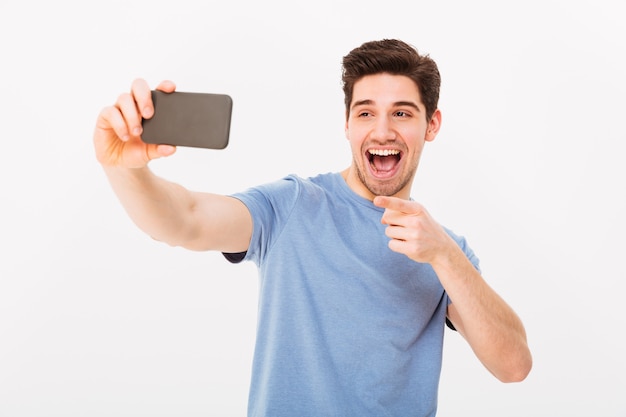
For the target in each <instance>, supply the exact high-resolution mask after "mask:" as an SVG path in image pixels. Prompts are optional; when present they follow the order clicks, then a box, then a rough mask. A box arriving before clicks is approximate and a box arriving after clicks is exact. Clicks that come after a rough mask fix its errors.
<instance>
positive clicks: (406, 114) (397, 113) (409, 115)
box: [395, 110, 411, 118]
mask: <svg viewBox="0 0 626 417" xmlns="http://www.w3.org/2000/svg"><path fill="white" fill-rule="evenodd" d="M395 115H396V116H398V117H401V118H406V117H411V114H410V113H409V112H406V111H404V110H398V111H397V112H396V113H395Z"/></svg>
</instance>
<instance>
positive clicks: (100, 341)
mask: <svg viewBox="0 0 626 417" xmlns="http://www.w3.org/2000/svg"><path fill="white" fill-rule="evenodd" d="M345 3H346V4H345V5H344V4H343V3H340V2H335V1H332V2H331V1H322V2H320V1H317V2H306V3H304V4H299V3H298V2H289V1H284V2H276V1H271V0H270V1H264V2H256V1H237V0H234V1H221V2H199V1H185V0H179V1H176V2H171V4H166V3H165V2H155V1H145V2H137V1H135V2H133V1H111V0H109V1H106V2H100V3H99V4H95V3H91V2H67V1H57V2H44V1H39V2H30V3H29V2H17V1H10V0H9V1H6V0H5V1H3V2H2V3H0V48H1V49H0V52H1V60H2V63H1V64H0V98H1V100H0V127H1V131H0V132H1V138H2V140H1V142H0V181H1V182H0V193H1V195H2V206H1V214H2V215H1V216H0V245H1V246H0V249H1V253H2V255H1V261H0V415H1V416H7V417H22V416H29V417H30V416H38V417H39V416H64V417H70V416H80V417H82V416H86V415H89V416H111V415H115V416H172V415H185V416H187V417H191V416H200V415H202V416H243V415H244V414H245V406H246V396H247V385H248V378H249V367H250V360H251V354H252V345H253V342H254V327H255V319H256V316H255V314H256V311H255V307H256V290H257V287H256V285H257V283H256V271H255V270H254V268H253V267H252V266H251V265H237V266H233V265H229V264H228V263H226V262H225V261H224V260H223V259H222V258H221V255H219V254H214V253H209V254H206V253H194V252H186V251H184V250H181V249H178V248H170V247H168V246H166V245H163V244H160V243H157V242H154V241H152V240H151V239H150V238H149V237H147V236H145V235H143V234H142V233H141V232H140V231H139V230H138V229H136V228H135V226H134V225H133V224H132V223H131V222H130V220H129V219H128V218H127V217H126V215H125V213H124V212H123V211H122V209H121V207H120V206H119V204H118V202H117V200H116V199H115V198H114V196H113V194H112V192H111V190H110V188H109V187H108V184H107V182H106V180H105V178H104V176H103V174H102V172H101V169H100V167H99V165H98V164H97V163H96V161H95V158H94V156H93V150H92V145H91V135H92V131H93V126H94V122H95V119H96V116H97V114H98V112H99V111H100V109H101V108H102V107H103V106H105V105H108V104H112V103H113V102H114V101H115V99H116V98H117V95H118V94H119V93H121V92H122V91H125V90H127V89H128V87H129V86H130V83H131V81H132V80H133V79H134V78H135V77H143V78H146V79H147V80H148V81H149V82H150V83H151V85H155V84H156V83H157V82H158V81H160V80H162V79H172V80H174V81H176V82H177V84H178V87H179V90H181V91H207V92H224V93H228V94H230V95H231V96H232V97H233V99H234V103H235V105H234V115H233V125H232V132H231V133H232V135H231V144H230V146H229V147H228V148H227V149H226V150H224V151H207V150H190V149H182V148H181V149H179V150H178V152H177V154H176V155H175V156H174V157H172V158H170V159H168V160H161V161H156V162H155V163H154V164H153V167H154V170H155V171H157V172H158V173H160V174H162V175H164V176H166V177H168V178H170V179H173V180H175V181H178V182H180V183H182V184H185V185H187V186H189V187H190V188H194V189H199V190H209V191H215V192H224V193H228V192H234V191H239V190H241V189H242V188H244V187H247V186H249V185H253V184H257V183H259V182H263V181H266V180H273V179H276V178H278V177H280V176H283V175H285V174H287V173H291V172H295V173H299V174H301V175H303V176H305V175H309V174H314V173H316V172H320V171H321V172H324V171H333V170H339V169H342V168H344V167H346V166H347V165H348V164H349V162H350V157H349V148H348V144H347V142H346V141H345V139H344V136H343V105H342V98H343V97H342V95H341V90H340V82H339V80H340V62H341V58H342V56H343V55H344V54H345V53H347V52H348V51H349V50H350V49H351V48H353V47H355V46H357V45H359V44H360V43H362V42H364V41H368V40H373V39H380V38H383V37H387V38H389V37H399V38H402V39H404V40H406V41H408V42H410V43H412V44H414V45H415V46H417V47H418V48H419V49H420V50H421V51H422V52H428V53H430V55H431V56H432V57H433V58H435V60H437V61H438V63H439V65H440V70H441V72H442V76H443V86H442V97H441V102H440V106H441V109H442V111H443V115H444V124H443V129H442V132H441V133H440V135H439V137H438V138H437V140H436V141H435V142H433V143H432V144H429V145H428V147H427V150H426V152H425V155H424V157H423V160H422V165H421V169H420V172H419V174H418V181H417V184H416V186H415V189H414V198H416V199H417V200H419V201H422V202H423V203H424V204H426V206H427V207H428V208H429V210H430V211H431V213H432V214H433V215H434V216H435V217H436V218H438V219H439V220H440V221H441V222H442V223H444V224H446V225H447V226H449V227H451V228H452V229H454V230H455V231H457V232H458V233H461V234H463V235H465V236H466V237H467V238H468V240H469V242H470V244H471V245H472V246H473V248H474V250H475V251H476V252H477V253H478V255H479V257H480V258H481V261H482V267H483V271H484V274H485V276H486V277H487V279H488V280H489V282H490V283H491V284H492V285H493V287H494V288H495V289H496V290H498V291H499V292H500V293H501V294H502V295H503V296H504V297H505V298H506V299H507V301H509V303H510V304H511V305H512V306H513V307H514V308H515V309H516V311H517V312H518V313H519V315H520V316H521V317H522V319H523V321H524V323H525V325H526V327H527V330H528V336H529V341H530V345H531V348H532V350H533V354H534V359H535V365H534V369H533V371H532V373H531V374H530V376H529V377H528V379H527V380H526V381H524V382H523V383H520V384H510V385H507V384H501V383H499V382H497V381H496V380H495V379H494V378H493V377H492V376H491V375H489V374H488V372H487V371H486V370H484V369H483V368H482V367H481V366H480V365H479V364H478V362H477V360H476V359H475V358H474V356H473V355H472V353H471V352H470V350H469V348H468V347H467V345H466V344H465V343H464V342H462V341H461V339H460V336H458V335H457V334H454V333H451V332H448V333H447V336H446V352H445V359H444V370H443V373H442V381H441V387H440V413H439V416H442V417H447V416H459V415H480V416H493V417H496V416H497V417H500V416H504V415H506V416H534V417H540V416H546V417H548V416H549V417H553V416H568V417H588V416H605V417H610V416H613V417H618V416H624V415H626V397H625V396H624V395H623V394H624V389H625V387H626V377H625V376H624V374H625V373H626V359H624V354H623V353H624V352H625V351H626V342H625V341H624V338H623V337H622V335H621V333H622V331H623V329H624V327H625V326H626V318H625V314H624V309H623V307H622V294H623V288H624V285H623V281H624V279H625V278H626V267H625V266H624V255H623V253H624V249H625V245H624V236H625V233H626V226H625V225H626V222H625V221H624V219H623V213H624V211H625V209H626V198H625V191H624V189H625V187H624V180H625V178H626V169H625V168H624V164H623V162H622V161H623V154H624V152H623V150H624V145H623V144H624V141H625V140H626V133H625V132H626V130H625V129H624V114H626V104H625V103H626V101H624V96H625V95H626V81H625V80H626V77H624V74H625V73H626V43H625V41H624V39H626V29H625V27H624V25H623V13H622V12H621V7H620V6H619V3H620V2H619V1H608V0H596V1H578V2H570V1H554V0H548V1H525V2H519V3H510V2H498V1H484V0H483V1H475V2H466V1H451V2H434V1H431V2H417V1H396V2H378V1H377V2H375V1H363V2H349V3H350V4H347V3H348V2H345Z"/></svg>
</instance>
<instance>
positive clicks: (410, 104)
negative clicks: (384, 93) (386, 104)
mask: <svg viewBox="0 0 626 417" xmlns="http://www.w3.org/2000/svg"><path fill="white" fill-rule="evenodd" d="M371 104H374V100H370V99H365V100H359V101H355V102H354V104H353V105H352V107H350V108H351V109H354V108H355V107H358V106H369V105H371ZM393 106H394V107H403V106H408V107H411V108H413V109H415V110H416V111H418V112H419V111H420V108H419V107H418V105H417V104H415V103H414V102H412V101H396V102H395V103H393Z"/></svg>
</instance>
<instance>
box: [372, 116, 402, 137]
mask: <svg viewBox="0 0 626 417" xmlns="http://www.w3.org/2000/svg"><path fill="white" fill-rule="evenodd" d="M370 136H371V138H372V139H376V140H380V141H387V140H393V139H395V138H396V132H395V130H394V128H393V121H392V120H391V119H390V118H389V117H377V118H376V121H375V123H374V126H373V128H372V131H371V133H370Z"/></svg>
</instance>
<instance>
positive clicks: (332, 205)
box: [231, 173, 478, 417]
mask: <svg viewBox="0 0 626 417" xmlns="http://www.w3.org/2000/svg"><path fill="white" fill-rule="evenodd" d="M234 197H236V198H238V199H240V200H241V201H242V202H243V203H244V204H245V205H246V206H247V207H248V209H249V210H250V212H251V214H252V218H253V224H254V230H253V233H252V239H251V242H250V247H249V249H248V251H247V252H246V253H245V257H243V258H242V259H243V260H249V261H253V262H254V263H255V264H256V265H257V266H258V268H259V279H260V284H259V310H258V327H257V339H256V346H255V353H254V362H253V370H252V380H251V386H250V396H249V404H248V415H249V416H250V417H282V416H285V417H295V416H297V417H306V416H311V417H320V416H324V417H334V416H337V417H349V416H358V417H363V416H376V417H383V416H402V417H411V416H419V417H427V416H431V417H432V416H434V415H435V413H436V409H437V390H438V385H439V376H440V373H441V356H442V347H443V334H444V328H445V317H446V307H447V305H448V303H449V300H448V296H447V295H446V293H445V291H444V289H443V287H442V286H441V284H440V282H439V280H438V279H437V276H436V275H435V273H434V271H433V269H432V268H431V267H430V265H428V264H421V263H417V262H414V261H412V260H410V259H409V258H407V257H406V256H405V255H402V254H398V253H396V252H393V251H391V250H390V249H389V247H388V242H389V238H387V237H386V236H385V232H384V230H385V225H383V224H381V222H380V220H381V216H382V214H383V209H381V208H378V207H376V206H374V205H373V203H372V202H371V201H369V200H367V199H365V198H362V197H360V196H359V195H357V194H356V193H354V192H353V191H352V190H351V189H350V188H349V187H348V186H347V184H346V182H345V181H344V179H343V177H342V176H341V175H340V174H338V173H330V174H323V175H319V176H316V177H313V178H308V179H302V178H299V177H297V176H288V177H286V178H284V179H282V180H279V181H276V182H273V183H270V184H265V185H262V186H259V187H254V188H251V189H249V190H247V191H246V192H244V193H239V194H235V195H234ZM448 232H449V231H448ZM449 233H450V235H451V236H452V237H453V238H454V239H455V240H456V241H457V242H458V244H459V245H460V247H461V248H462V249H463V250H464V251H465V253H466V254H467V256H468V258H469V259H470V260H471V261H472V263H473V264H474V265H475V266H476V267H477V268H478V259H477V258H476V257H475V256H474V254H473V253H472V251H471V250H470V249H469V248H468V247H467V246H466V245H465V240H464V239H463V238H460V237H458V236H456V235H454V234H453V233H452V232H449ZM242 256H243V255H242ZM231 260H232V258H231Z"/></svg>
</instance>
